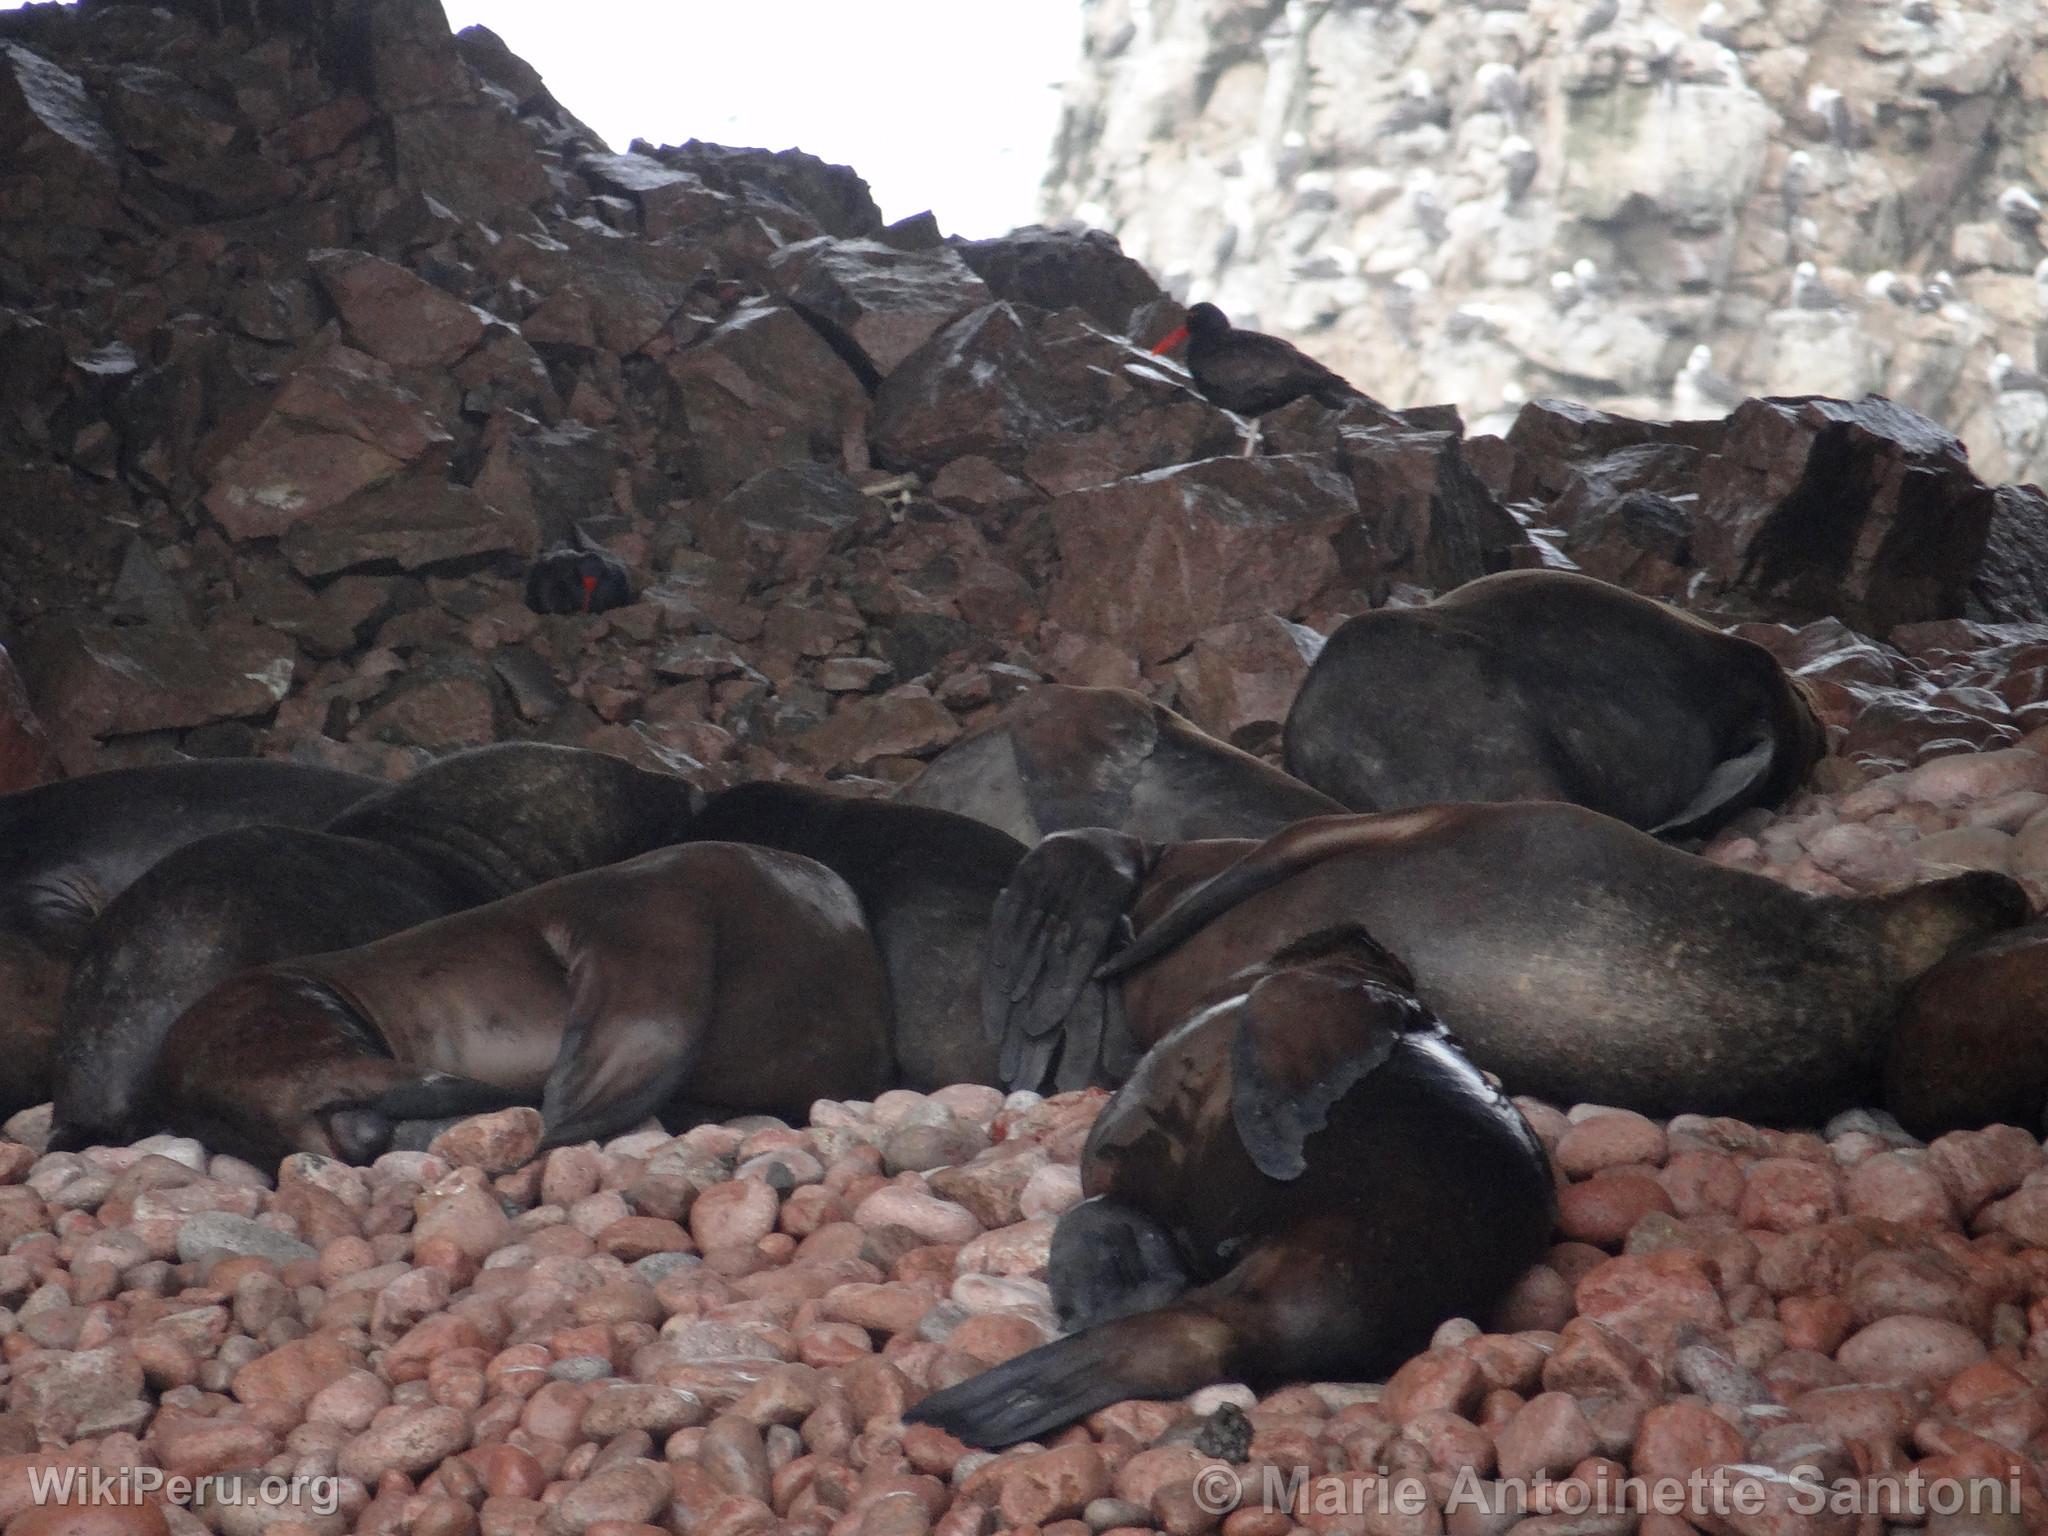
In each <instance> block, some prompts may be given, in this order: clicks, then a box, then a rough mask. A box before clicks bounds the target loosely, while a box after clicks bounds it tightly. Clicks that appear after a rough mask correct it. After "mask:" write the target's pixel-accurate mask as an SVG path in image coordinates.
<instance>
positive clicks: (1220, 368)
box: [1152, 304, 1372, 417]
mask: <svg viewBox="0 0 2048 1536" xmlns="http://www.w3.org/2000/svg"><path fill="white" fill-rule="evenodd" d="M1182 342H1186V343H1187V348H1188V352H1187V365H1188V372H1189V373H1191V374H1193V375H1194V376H1195V388H1196V389H1198V390H1200V391H1201V392H1202V395H1203V397H1204V398H1205V399H1207V400H1209V401H1211V402H1212V403H1214V404H1216V405H1220V406H1222V407H1223V409H1224V410H1226V411H1230V412H1233V413H1234V414H1236V415H1239V416H1247V417H1257V416H1263V415H1265V414H1266V412H1268V411H1277V410H1278V409H1280V407H1281V406H1283V405H1286V404H1288V403H1289V402H1291V401H1295V400H1299V399H1301V397H1302V396H1304V395H1306V396H1308V397H1309V398H1310V399H1312V400H1314V401H1316V402H1317V403H1318V404H1321V405H1326V406H1328V407H1330V408H1331V409H1332V410H1342V409H1343V408H1344V407H1345V406H1347V405H1350V404H1352V403H1353V402H1355V401H1359V400H1366V401H1370V400H1371V398H1372V397H1371V396H1369V395H1367V394H1366V393H1365V392H1364V391H1363V390H1361V389H1357V388H1354V387H1353V386H1352V385H1351V384H1350V383H1349V382H1348V381H1346V380H1345V379H1343V378H1340V377H1339V376H1338V375H1336V374H1334V373H1332V372H1331V371H1330V370H1329V369H1327V368H1325V367H1324V366H1323V365H1322V364H1321V363H1319V362H1317V361H1316V360H1315V359H1314V358H1312V357H1310V356H1309V355H1308V354H1307V353H1305V352H1303V351H1302V350H1301V349H1300V348H1299V347H1296V346H1295V345H1294V344H1293V343H1291V342H1286V341H1282V340H1281V339H1280V338H1279V337H1278V336H1268V335H1266V334H1265V333H1264V332H1263V331H1241V330H1239V329H1238V328H1237V327H1236V326H1234V325H1232V324H1231V323H1230V321H1229V319H1228V318H1227V317H1226V316H1225V315H1224V313H1223V311H1222V310H1220V309H1218V308H1217V307H1216V306H1215V305H1214V304H1197V305H1195V306H1194V307H1193V308H1192V309H1190V310H1189V311H1188V313H1187V319H1186V320H1185V322H1183V323H1182V324H1181V325H1179V326H1176V327H1175V328H1174V329H1173V330H1172V331H1171V332H1170V333H1169V334H1167V335H1166V336H1164V337H1162V338H1160V340H1159V342H1158V343H1157V344H1156V345H1155V346H1154V347H1153V348H1152V350H1153V352H1154V353H1156V354H1158V355H1159V356H1161V357H1164V356H1166V355H1167V354H1168V353H1170V352H1172V351H1173V350H1174V349H1175V348H1177V347H1179V346H1180V344H1181V343H1182Z"/></svg>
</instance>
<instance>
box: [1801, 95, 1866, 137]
mask: <svg viewBox="0 0 2048 1536" xmlns="http://www.w3.org/2000/svg"><path fill="white" fill-rule="evenodd" d="M1806 110H1807V111H1808V112H1810V113H1811V114H1813V116H1814V117H1816V118H1818V119H1819V120H1820V122H1821V124H1822V126H1823V127H1824V128H1825V129H1826V131H1827V135H1828V137H1829V138H1831V139H1833V140H1834V141H1835V143H1837V144H1839V145H1841V146H1842V147H1843V148H1844V149H1847V148H1848V147H1849V141H1850V139H1851V138H1853V137H1854V135H1855V123H1854V121H1853V120H1852V119H1851V118H1850V116H1849V102H1848V99H1847V98H1846V97H1844V96H1843V95H1842V93H1841V92H1840V91H1838V90H1836V89H1835V88H1834V87H1833V86H1831V85H1815V86H1813V87H1811V88H1810V89H1808V91H1807V93H1806Z"/></svg>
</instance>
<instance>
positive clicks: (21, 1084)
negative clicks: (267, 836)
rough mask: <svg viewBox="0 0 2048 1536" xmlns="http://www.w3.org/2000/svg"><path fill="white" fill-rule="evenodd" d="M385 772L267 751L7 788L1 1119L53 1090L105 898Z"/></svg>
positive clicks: (292, 819) (313, 816) (3, 810)
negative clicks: (78, 977) (59, 1050)
mask: <svg viewBox="0 0 2048 1536" xmlns="http://www.w3.org/2000/svg"><path fill="white" fill-rule="evenodd" d="M383 788H385V785H384V784H383V783H382V782H381V781H380V780H377V779H372V778H368V777H365V776H364V775H361V774H354V773H343V772H340V771H339V770H337V769H332V768H314V767H308V766H304V765H301V764H298V763H276V762H268V761H264V760H261V759H253V758H251V759H242V758H234V759H211V760H205V761H195V762H185V763H164V764H161V765H157V766H152V767H146V768H115V769H110V770H108V771H107V772H105V773H93V774H86V775H84V776H82V777H79V778H76V779H64V780H60V781H59V782H57V783H54V784H43V785H39V786H37V787H36V788H34V789H25V790H21V791H19V792H18V793H16V794H11V795H7V796H4V797H0V1054H4V1056H5V1057H6V1060H7V1063H8V1067H7V1070H6V1071H5V1072H0V1117H5V1116H7V1115H11V1114H13V1113H14V1112H15V1111H17V1110H20V1109H24V1108H26V1107H28V1106H29V1105H31V1104H40V1103H41V1102H42V1101H43V1100H45V1099H47V1098H48V1097H49V1096H50V1063H51V1056H52V1052H53V1049H54V1043H55V1038H56V1033H57V1016H58V1004H59V1001H60V999H62V997H63V995H64V986H65V982H66V981H67V979H68V978H69V976H70V973H71V964H72V960H73V958H74V957H75V956H76V955H77V953H78V951H79V948H80V946H82V945H83V944H84V943H85V938H86V933H87V931H88V930H89V929H90V928H91V927H92V925H93V923H94V922H95V921H96V920H97V919H98V918H99V915H100V913H101V912H103V911H104V910H105V909H106V907H107V905H108V903H110V902H111V901H113V900H114V898H115V897H117V896H119V895H120V894H121V892H122V891H124V890H126V889H127V888H128V887H129V886H130V885H132V884H133V883H134V882H135V881H136V879H137V878H139V877H140V876H141V875H142V873H143V872H144V871H145V870H147V869H148V868H149V867H150V866H151V865H153V864H155V863H156V862H157V861H158V860H159V859H162V858H163V857H164V856H165V855H166V854H169V853H171V852H173V851H175V850H176V849H178V848H181V847H183V846H185V845H186V844H188V843H191V842H195V841H197V840H198V839H200V838H202V837H206V836H208V835H210V834H213V833H217V832H223V831H226V830H227V829H229V828H231V827H242V826H249V825H252V824H257V823H268V824H273V825H278V826H294V827H302V826H318V825H320V824H321V823H323V822H325V821H327V820H328V819H330V818H331V817H333V816H334V815H335V814H336V813H338V812H340V811H341V810H343V809H345V808H346V807H348V806H349V805H352V804H354V803H355V802H356V801H358V800H360V799H362V798H363V797H364V796H366V795H368V794H370V793H371V792H373V791H375V790H380V789H383Z"/></svg>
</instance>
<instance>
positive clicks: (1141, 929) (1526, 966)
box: [986, 802, 2028, 1124]
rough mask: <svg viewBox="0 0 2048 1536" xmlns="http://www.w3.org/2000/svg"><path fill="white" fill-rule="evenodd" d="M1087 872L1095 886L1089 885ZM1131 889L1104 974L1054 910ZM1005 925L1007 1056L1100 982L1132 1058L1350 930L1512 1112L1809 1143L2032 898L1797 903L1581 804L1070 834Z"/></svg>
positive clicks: (998, 947)
mask: <svg viewBox="0 0 2048 1536" xmlns="http://www.w3.org/2000/svg"><path fill="white" fill-rule="evenodd" d="M1060 845H1065V846H1060ZM1075 863H1094V864H1095V865H1096V866H1097V868H1096V870H1095V871H1094V873H1093V874H1091V875H1089V876H1088V877H1086V878H1085V879H1075V878H1073V877H1071V876H1070V875H1069V874H1068V873H1067V871H1066V868H1065V866H1067V865H1071V864H1075ZM1118 883H1121V884H1122V886H1123V888H1124V890H1125V891H1126V893H1127V894H1128V896H1129V897H1130V898H1132V899H1131V900H1129V902H1128V906H1127V910H1128V913H1129V916H1130V917H1131V919H1132V921H1133V922H1134V924H1135V925H1136V929H1137V939H1136V941H1135V943H1133V944H1132V945H1131V946H1130V947H1129V948H1127V949H1125V950H1123V951H1122V952H1121V953H1118V954H1116V955H1115V956H1114V957H1113V958H1111V959H1109V960H1108V961H1107V963H1106V964H1103V965H1102V966H1101V967H1100V969H1098V970H1093V971H1092V972H1091V966H1092V964H1093V962H1094V961H1096V960H1099V959H1101V958H1102V957H1103V955H1104V953H1105V951H1106V948H1107V946H1106V945H1105V944H1104V943H1103V942H1102V937H1101V936H1102V935H1104V934H1107V933H1110V932H1111V931H1112V929H1111V923H1110V920H1109V919H1108V918H1106V917H1105V915H1104V914H1102V913H1100V912H1099V911H1098V912H1096V913H1095V914H1094V918H1093V921H1091V922H1089V923H1086V924H1083V923H1081V922H1079V921H1078V920H1077V918H1076V916H1075V915H1074V913H1073V910H1072V905H1073V904H1072V903H1068V904H1067V905H1065V906H1063V905H1062V901H1063V893H1064V892H1065V891H1067V890H1068V889H1069V888H1072V889H1080V890H1085V891H1088V892H1090V893H1092V894H1090V895H1089V896H1088V897H1087V898H1086V900H1087V901H1090V902H1096V901H1102V900H1105V899H1107V898H1105V897H1104V896H1103V895H1102V894H1101V893H1103V892H1106V891H1108V890H1111V889H1113V888H1114V887H1115V886H1116V885H1117V884H1118ZM1047 886H1050V887H1051V892H1050V894H1049V895H1048V894H1041V889H1042V888H1043V887H1047ZM1111 904H1112V905H1114V903H1113V902H1112V903H1111ZM1055 912H1060V913H1064V914H1065V915H1063V916H1062V917H1060V918H1059V920H1057V921H1053V920H1048V917H1047V914H1048V913H1055ZM999 914H1000V915H999V918H998V920H997V923H996V925H995V928H994V930H993V932H992V933H991V937H990V958H989V981H988V991H987V993H986V996H987V998H988V1006H989V1010H990V1019H991V1028H992V1029H993V1030H994V1031H995V1032H996V1033H997V1034H999V1035H1000V1036H1002V1037H1003V1038H1004V1040H1005V1050H1006V1052H1008V1051H1011V1050H1019V1051H1021V1050H1023V1049H1025V1048H1026V1047H1030V1048H1034V1049H1046V1048H1048V1043H1049V1042H1052V1043H1056V1042H1057V1040H1058V1037H1059V1036H1060V1035H1061V1033H1062V1032H1063V1030H1064V1028H1065V1023H1064V1020H1065V1014H1066V1010H1067V1008H1068V1006H1069V1002H1070V999H1071V997H1073V996H1079V995H1080V992H1081V982H1082V981H1083V980H1084V979H1087V978H1089V977H1090V976H1091V974H1092V978H1093V979H1094V980H1096V981H1098V982H1115V983H1117V984H1118V985H1119V988H1120V993H1121V1005H1122V1013H1123V1018H1124V1028H1125V1029H1126V1030H1127V1031H1128V1036H1129V1039H1128V1046H1129V1047H1131V1048H1136V1049H1140V1050H1142V1049H1144V1048H1146V1047H1147V1046H1149V1045H1150V1044H1151V1043H1152V1042H1153V1041H1154V1040H1156V1039H1158V1038H1159V1037H1160V1035H1162V1034H1163V1033H1164V1032H1165V1031H1166V1030H1167V1029H1169V1028H1171V1027H1172V1026H1173V1025H1174V1024H1175V1023H1176V1022H1178V1021H1179V1020H1181V1019H1183V1018H1186V1017H1188V1016H1189V1015H1190V1014H1191V1013H1193V1012H1195V1011H1197V1010H1198V1009H1200V1008H1202V1007H1204V1006H1207V1005H1209V1004H1211V1003H1214V1002H1216V1001H1217V1000H1219V999H1220V998H1222V997H1225V996H1228V995H1229V991H1228V989H1229V987H1230V985H1231V978H1232V977H1234V976H1235V975H1236V974H1237V973H1238V972H1239V971H1241V970H1242V969H1243V968H1244V967H1245V966H1246V965H1247V964H1250V963H1253V962H1254V961H1256V960H1257V959H1258V958H1259V957H1261V956H1263V955H1267V954H1271V953H1273V951H1274V950H1276V949H1278V948H1281V947H1283V946H1284V945H1286V944H1287V943H1289V942H1291V941H1292V940H1293V939H1295V938H1297V937H1299V936H1301V935H1303V934H1306V933H1311V932H1314V931H1316V930H1318V929H1321V928H1326V927H1329V926H1330V925H1332V924H1334V923H1341V922H1356V923H1362V924H1364V925H1365V926H1366V927H1367V928H1368V929H1369V930H1370V931H1371V932H1372V933H1373V934H1374V935H1375V936H1376V937H1377V938H1379V939H1380V940H1381V941H1382V942H1383V943H1385V944H1386V945H1387V946H1388V947H1389V948H1390V949H1392V950H1394V951H1395V952H1396V953H1397V954H1399V955H1400V956H1401V957H1402V959H1403V961H1404V962H1405V963H1406V964H1407V965H1408V967H1409V969H1410V970H1411V971H1412V972H1413V973H1414V975H1415V978H1416V983H1417V988H1416V990H1417V994H1418V995H1419V996H1420V997H1421V999H1422V1000H1423V1002H1424V1003H1425V1004H1427V1005H1428V1006H1429V1007H1430V1008H1431V1009H1432V1010H1433V1011H1434V1012H1435V1013H1436V1014H1438V1015H1439V1016H1440V1017H1441V1018H1442V1019H1443V1020H1444V1022H1445V1023H1446V1024H1447V1025H1448V1026H1449V1027H1450V1028H1451V1030H1452V1031H1453V1032H1454V1033H1455V1034H1456V1035H1457V1037H1458V1040H1459V1042H1460V1043H1461V1044H1462V1046H1463V1047H1464V1048H1465V1050H1466V1051H1467V1052H1468V1053H1469V1054H1470V1056H1471V1058H1472V1060H1473V1061H1474V1062H1475V1063H1477V1064H1478V1065H1479V1066H1480V1067H1482V1068H1484V1069H1485V1070H1487V1071H1490V1072H1493V1073H1496V1074H1498V1075H1499V1076H1500V1077H1501V1078H1502V1079H1503V1081H1505V1083H1506V1084H1507V1087H1508V1089H1509V1090H1510V1091H1511V1092H1514V1093H1526V1094H1535V1095H1538V1096H1540V1097H1543V1098H1547V1099H1550V1100H1552V1101H1554V1102H1558V1103H1564V1104H1569V1103H1575V1102H1579V1101H1593V1102H1597V1103H1602V1104H1610V1105H1617V1106H1625V1107H1627V1108H1630V1109H1636V1110H1640V1111H1642V1112H1643V1113H1645V1114H1651V1115H1666V1114H1675V1113H1679V1112H1683V1111H1694V1112H1698V1113H1701V1114H1731V1115H1740V1116H1742V1117H1743V1118H1744V1119H1749V1120H1765V1121H1775V1122H1781V1123H1787V1122H1789V1123H1796V1124H1817V1123H1819V1122H1821V1121H1823V1120H1825V1119H1826V1118H1827V1117H1828V1116H1829V1115H1831V1114H1833V1113H1835V1112H1836V1111H1838V1110H1841V1109H1845V1108H1848V1107H1851V1106H1852V1105H1856V1104H1859V1103H1868V1102H1870V1100H1871V1096H1872V1094H1873V1093H1874V1091H1875V1090H1876V1088H1877V1086H1878V1073H1879V1068H1880V1065H1881V1063H1882V1060H1883V1056H1884V1051H1885V1047H1886V1042H1887V1039H1888V1036H1889V1034H1890V1031H1891V1028H1892V1022H1893V1019H1894V1017H1895V1016H1896V1014H1897V1010H1898V1006H1899V1002H1900V999H1901V998H1902V996H1903V995H1904V993H1905V990H1906V988H1907V987H1909V986H1910V985H1911V984H1912V983H1913V982H1914V981H1915V980H1916V979H1917V978H1918V977H1919V976H1920V975H1921V974H1922V973H1924V972H1925V971H1926V970H1927V969H1928V968H1929V967H1930V966H1933V965H1934V964H1935V963H1936V962H1938V961H1939V960H1941V959H1942V958H1943V957H1944V956H1945V955H1947V954H1948V953H1949V952H1950V951H1951V950H1953V949H1955V948H1956V947H1957V946H1958V945H1959V944H1962V943H1964V942H1966V941H1968V940H1971V939H1976V938H1979V937H1982V936H1984V935H1987V934H1991V933H1996V932H2000V931H2002V930H2004V929H2007V928H2010V927H2013V926H2015V925H2016V924H2018V923H2021V922H2023V921H2025V919H2026V917H2027V915H2028V905H2027V899H2026V893H2025V891H2024V890H2023V889H2022V888H2021V886H2020V885H2019V884H2018V882H2016V881H2014V880H2011V879H2009V878H2007V877H2006V876H2004V875H1997V874H1991V873H1988V872H1983V871H1977V872H1972V873H1968V874H1962V875H1957V876H1954V877H1952V878H1949V879H1945V880H1936V881H1932V882H1930V883H1928V884H1924V885H1919V886H1914V887H1911V888H1910V889H1907V890H1902V891H1897V892H1893V893H1891V894H1888V895H1882V896H1856V897H1849V896H1840V897H1838V896H1812V895H1807V894H1804V893H1802V892H1799V891H1795V890H1792V889H1791V888H1789V887H1787V886H1784V885H1780V884H1778V883H1777V882H1776V881H1773V880H1768V879H1766V878H1764V877H1763V876H1761V875H1754V874H1750V873H1748V872H1746V871H1742V870H1736V869H1729V868H1726V867H1724V866H1721V865H1718V864H1713V863H1710V862H1708V861H1706V860H1704V859H1700V858H1697V857H1695V856H1693V855H1691V854H1688V853H1684V852H1681V851H1680V850H1678V849H1676V848H1672V847H1670V846H1669V845H1667V844H1665V843H1661V842H1659V841H1657V840H1656V839H1655V838H1653V837H1650V836H1648V835H1647V834H1645V833H1642V832H1638V831H1636V830H1635V829H1634V828H1631V827H1627V826H1624V825H1623V824H1622V823H1620V822H1618V821H1616V820H1614V819H1613V818H1611V817H1607V816H1602V815H1599V814H1598V813H1597V812H1594V811H1589V810H1586V809H1584V808H1583V807H1580V806H1572V805H1559V804H1545V803H1533V802H1522V803H1510V804H1504V805H1434V806H1424V807H1421V808H1419V809H1415V810H1408V811H1392V812H1388V813H1386V814H1384V815H1377V816H1333V817H1326V818H1323V819H1320V820H1316V821H1306V822H1301V823H1299V824H1297V825H1296V826H1293V827H1290V828H1288V829H1287V830H1286V831H1284V832H1281V833H1279V834H1277V835H1275V836H1274V837H1272V838H1269V839H1268V840H1267V841H1266V842H1264V843H1260V844H1252V843H1247V842H1243V841H1235V840H1230V841H1224V840H1219V841H1216V842H1207V843H1185V844H1181V845H1179V846H1177V847H1172V848H1167V849H1165V850H1163V851H1154V850H1150V849H1145V848H1143V847H1142V846H1140V845H1138V844H1136V842H1135V840H1132V839H1128V838H1121V837H1119V836H1117V835H1116V834H1113V833H1107V832H1100V831H1098V832H1091V833H1074V834H1066V835H1064V836H1062V837H1058V838H1049V839H1047V840H1046V842H1045V843H1044V844H1042V845H1041V846H1040V848H1038V849H1036V850H1034V851H1033V853H1032V855H1031V857H1030V858H1028V859H1027V860H1026V861H1025V862H1024V863H1023V864H1022V865H1020V866H1019V868H1018V874H1017V879H1016V881H1015V882H1014V884H1013V887H1012V890H1011V891H1009V892H1006V893H1005V894H1004V898H1003V902H1002V903H1001V905H1000V907H999Z"/></svg>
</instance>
